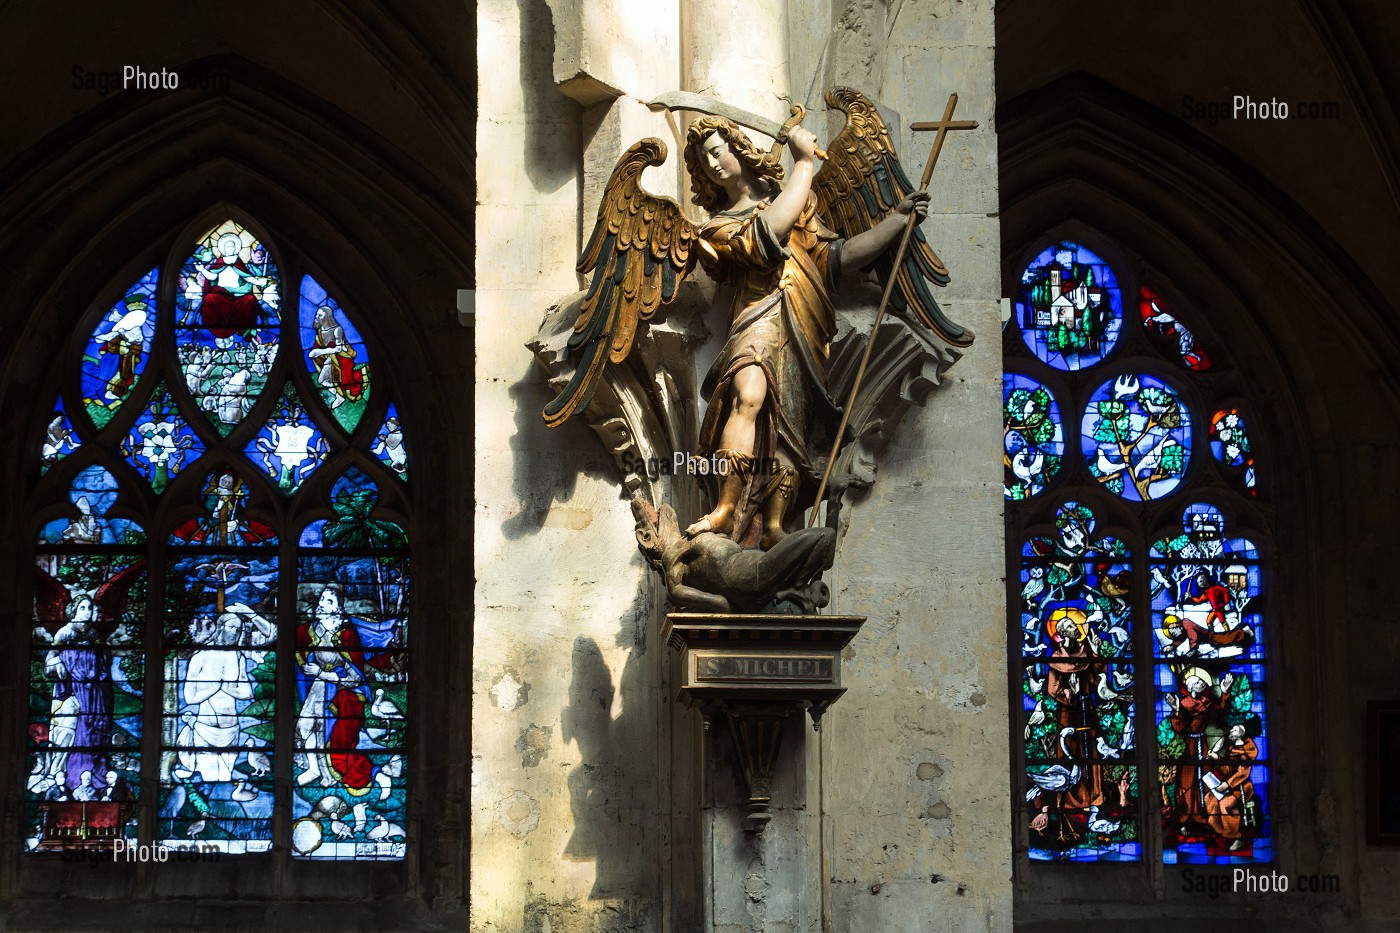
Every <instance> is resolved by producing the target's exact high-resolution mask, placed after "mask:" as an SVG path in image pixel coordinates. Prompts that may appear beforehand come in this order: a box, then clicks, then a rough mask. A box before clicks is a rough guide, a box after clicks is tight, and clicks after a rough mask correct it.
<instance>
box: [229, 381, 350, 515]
mask: <svg viewBox="0 0 1400 933" xmlns="http://www.w3.org/2000/svg"><path fill="white" fill-rule="evenodd" d="M329 452H330V447H329V445H328V444H327V443H326V439H325V438H324V437H322V436H321V432H320V431H319V430H317V428H316V425H315V423H313V422H312V421H311V419H310V418H308V417H307V416H306V409H305V408H304V407H303V406H302V404H301V397H300V396H299V395H298V394H297V390H296V388H295V387H293V386H292V384H291V383H287V387H286V389H284V390H283V391H282V398H281V399H279V400H278V402H277V408H276V409H275V410H274V411H273V412H272V416H271V417H270V418H268V420H267V422H266V423H265V424H264V425H263V426H262V428H261V430H259V431H258V433H257V434H256V435H255V436H254V437H253V439H252V440H251V441H249V442H248V447H247V448H246V450H245V453H247V455H248V458H249V459H250V460H252V461H253V462H254V463H260V464H262V466H263V468H264V469H265V470H266V471H267V475H268V476H270V477H272V478H273V479H274V480H275V481H276V482H277V488H278V489H280V490H282V491H283V492H284V493H290V492H295V491H296V490H297V489H298V488H299V487H300V486H301V484H302V483H304V482H305V481H306V478H307V477H308V476H310V475H311V473H312V471H314V470H315V469H316V467H318V466H320V465H321V462H322V461H323V460H325V458H326V455H327V454H328V453H329Z"/></svg>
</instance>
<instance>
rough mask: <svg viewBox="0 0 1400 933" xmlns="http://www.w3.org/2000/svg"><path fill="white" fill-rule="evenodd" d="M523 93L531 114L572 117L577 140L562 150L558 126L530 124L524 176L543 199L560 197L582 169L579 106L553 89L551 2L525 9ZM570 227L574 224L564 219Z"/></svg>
mask: <svg viewBox="0 0 1400 933" xmlns="http://www.w3.org/2000/svg"><path fill="white" fill-rule="evenodd" d="M520 88H521V92H522V93H523V94H524V97H525V100H524V104H523V108H522V111H523V112H524V113H527V114H541V115H546V114H550V113H556V114H559V115H560V116H563V115H565V114H567V115H568V116H569V117H570V119H571V121H572V123H573V124H574V126H573V130H574V136H575V138H574V139H573V140H566V141H564V144H562V145H561V140H560V138H559V126H558V125H557V124H553V123H550V122H542V121H539V120H532V121H530V122H528V123H526V124H525V126H524V129H525V165H524V168H525V174H526V175H528V176H530V181H531V182H533V183H534V186H535V190H536V191H538V192H540V193H541V194H547V193H551V192H554V191H558V190H559V189H560V188H562V187H564V186H565V185H567V184H570V183H571V182H573V181H574V179H575V178H576V176H577V174H578V168H579V151H580V150H579V145H578V138H577V137H578V135H579V134H580V133H581V132H582V126H581V124H580V123H579V122H578V120H577V116H578V105H577V104H575V103H574V102H573V101H572V100H570V99H569V98H567V97H565V96H564V94H563V92H561V91H560V90H559V89H558V88H557V87H556V86H555V84H554V15H553V13H552V12H551V11H550V9H549V4H548V3H547V2H546V0H521V3H520ZM560 222H561V223H566V224H568V225H570V226H573V225H574V224H575V218H573V217H567V218H560Z"/></svg>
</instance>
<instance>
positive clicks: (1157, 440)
mask: <svg viewBox="0 0 1400 933" xmlns="http://www.w3.org/2000/svg"><path fill="white" fill-rule="evenodd" d="M1080 434H1081V438H1082V444H1083V449H1084V457H1085V459H1087V460H1088V461H1089V472H1090V473H1091V474H1092V475H1093V477H1094V478H1095V479H1096V480H1098V482H1099V483H1100V484H1102V485H1103V487H1104V488H1105V489H1107V490H1109V491H1110V492H1112V493H1115V494H1117V495H1120V496H1122V497H1123V498H1124V499H1128V500H1130V501H1133V502H1148V501H1150V500H1153V499H1160V498H1162V497H1163V496H1165V495H1168V494H1170V493H1171V492H1172V491H1173V490H1175V489H1176V487H1177V486H1179V485H1180V484H1181V478H1182V476H1183V474H1185V472H1186V465H1187V463H1188V462H1189V460H1190V455H1191V415H1190V412H1189V411H1187V409H1186V406H1185V405H1183V404H1182V402H1181V399H1180V397H1179V396H1178V395H1177V393H1176V391H1175V390H1173V389H1172V388H1171V387H1170V386H1169V385H1167V384H1166V383H1165V382H1163V381H1162V380H1160V379H1158V378H1156V377H1155V376H1150V375H1148V374H1146V373H1129V374H1126V375H1123V376H1119V377H1118V378H1117V379H1114V380H1112V381H1110V382H1105V383H1104V384H1103V385H1102V386H1100V387H1099V389H1098V391H1096V392H1095V393H1094V394H1093V395H1092V396H1091V397H1090V398H1089V404H1088V405H1087V406H1086V407H1085V409H1084V420H1083V422H1082V424H1081V427H1080Z"/></svg>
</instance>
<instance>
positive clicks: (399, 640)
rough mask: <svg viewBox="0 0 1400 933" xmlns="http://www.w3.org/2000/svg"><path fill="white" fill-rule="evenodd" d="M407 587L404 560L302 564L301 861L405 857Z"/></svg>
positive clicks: (296, 831) (297, 848)
mask: <svg viewBox="0 0 1400 933" xmlns="http://www.w3.org/2000/svg"><path fill="white" fill-rule="evenodd" d="M408 584H409V579H408V563H407V558H405V557H402V556H393V555H388V554H385V555H383V556H365V557H347V556H339V555H336V554H335V553H334V552H326V551H303V552H302V556H301V557H300V558H299V559H298V562H297V603H298V615H299V619H298V625H297V635H296V644H297V655H296V663H297V672H296V677H297V700H298V709H297V720H296V740H297V745H296V750H295V754H294V757H293V767H292V771H293V784H294V787H295V788H296V789H295V792H294V796H293V799H292V816H293V820H294V823H293V828H292V852H293V854H294V855H296V856H298V857H304V858H316V859H349V858H362V859H365V858H368V859H399V858H402V857H403V856H404V842H405V836H404V830H403V826H404V818H405V816H406V815H407V809H406V802H407V782H406V777H405V766H404V759H405V752H404V736H405V726H406V724H407V714H406V711H407V709H408V679H407V673H406V667H407V664H406V662H407V653H406V650H405V649H406V647H407V631H406V625H407V613H408V604H407V597H408Z"/></svg>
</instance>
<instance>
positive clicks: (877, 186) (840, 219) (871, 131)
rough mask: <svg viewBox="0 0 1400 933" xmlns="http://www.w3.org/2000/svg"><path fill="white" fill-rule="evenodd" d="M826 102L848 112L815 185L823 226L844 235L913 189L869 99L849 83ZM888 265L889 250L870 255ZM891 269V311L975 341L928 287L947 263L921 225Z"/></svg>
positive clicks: (863, 227)
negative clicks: (899, 261)
mask: <svg viewBox="0 0 1400 933" xmlns="http://www.w3.org/2000/svg"><path fill="white" fill-rule="evenodd" d="M826 102H827V104H828V105H829V106H831V107H834V108H836V109H838V110H841V111H842V112H843V113H845V114H846V126H845V128H844V129H842V130H841V132H840V133H839V134H838V135H837V137H836V138H835V139H833V140H832V141H831V143H830V144H829V145H828V146H827V147H826V150H827V160H826V162H825V164H823V165H822V168H821V171H819V172H818V173H817V177H816V178H815V179H813V181H812V187H813V189H814V190H815V191H816V194H817V201H818V204H819V207H820V210H821V213H822V216H823V218H825V219H826V221H827V225H828V226H830V227H831V228H832V229H833V230H835V231H836V232H837V233H839V234H841V236H843V237H846V238H847V239H849V238H851V237H853V236H855V235H857V234H859V233H864V232H865V231H867V230H869V229H870V228H871V227H873V226H875V225H876V224H877V223H879V222H880V221H881V220H882V219H883V218H884V217H885V216H886V215H887V214H889V212H890V211H892V210H894V209H895V207H896V206H897V205H898V204H899V202H900V201H903V200H904V199H905V198H906V197H908V196H909V195H910V194H912V193H913V192H914V190H915V188H914V185H913V184H912V183H911V182H910V181H909V178H908V176H906V175H905V174H904V169H903V168H901V167H900V164H899V156H898V155H897V154H896V153H895V150H894V143H893V142H892V141H891V140H890V134H889V130H888V129H886V128H885V121H884V120H882V119H880V113H879V111H877V110H876V109H875V104H874V103H872V102H871V100H870V98H868V97H866V96H865V95H864V94H862V93H860V92H859V91H854V90H851V89H850V88H845V87H835V88H832V89H831V90H830V91H828V92H827V94H826ZM893 265H894V255H893V253H892V252H891V251H886V252H884V253H882V254H880V256H879V257H878V258H877V259H876V260H875V262H874V267H875V272H876V274H877V275H878V276H879V277H880V281H881V283H885V282H888V281H889V277H890V275H891V274H892V273H896V270H894V269H893ZM896 274H897V276H898V278H897V280H896V282H895V288H894V290H893V291H892V292H891V293H890V309H891V310H892V311H894V312H895V313H896V314H899V315H900V316H902V317H903V318H904V319H905V320H906V321H917V322H918V323H920V324H922V325H924V326H925V327H927V328H929V329H931V330H933V331H934V332H935V333H937V334H938V335H939V336H940V337H942V338H943V339H944V340H945V341H947V342H948V343H950V344H952V345H954V346H959V347H965V346H967V345H968V344H970V343H972V332H971V331H970V330H968V329H967V328H965V327H962V326H961V325H958V324H955V323H953V322H952V321H950V320H948V318H947V317H945V316H944V314H943V311H942V309H940V308H939V307H938V302H936V301H934V299H933V293H932V292H930V291H929V287H928V285H929V283H930V282H932V283H933V284H935V285H940V286H941V285H947V284H948V281H949V279H948V270H947V269H946V268H944V266H943V261H942V260H940V259H939V258H938V255H937V254H936V253H934V251H933V248H932V247H930V246H929V245H928V241H927V240H925V239H924V233H923V230H921V229H920V228H918V227H915V228H914V236H913V238H912V239H910V241H909V248H908V249H907V250H906V251H905V254H904V259H903V261H902V262H901V263H900V265H899V269H898V270H897V273H896Z"/></svg>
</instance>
